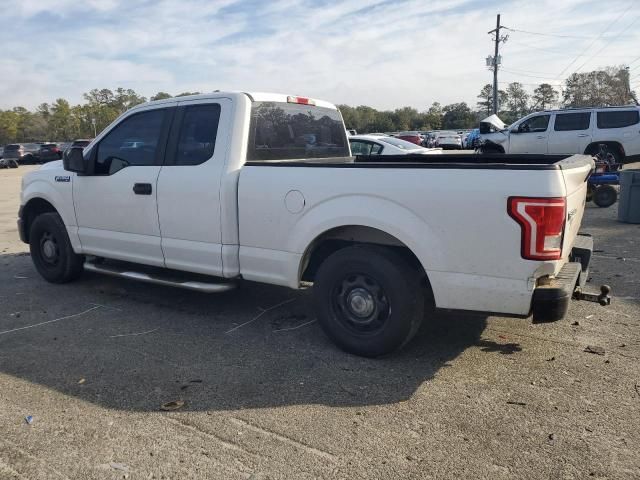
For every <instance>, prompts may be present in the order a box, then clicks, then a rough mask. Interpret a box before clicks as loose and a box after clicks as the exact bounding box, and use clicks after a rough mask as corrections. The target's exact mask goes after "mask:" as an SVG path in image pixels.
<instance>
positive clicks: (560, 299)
mask: <svg viewBox="0 0 640 480" xmlns="http://www.w3.org/2000/svg"><path fill="white" fill-rule="evenodd" d="M592 253H593V238H592V237H591V236H588V235H578V237H577V238H576V241H575V244H574V247H573V249H572V250H571V255H570V256H569V262H567V263H565V264H564V266H563V267H562V269H561V270H560V272H558V274H557V275H556V276H555V277H554V278H546V279H540V283H539V284H538V286H537V287H536V289H535V290H534V292H533V299H532V301H531V310H532V313H533V322H534V323H542V322H555V321H558V320H562V319H563V318H564V317H565V316H566V314H567V311H568V310H569V301H570V300H571V298H572V297H573V296H574V292H575V291H576V288H580V287H583V286H584V285H585V283H586V281H587V277H588V275H589V264H590V263H591V256H592Z"/></svg>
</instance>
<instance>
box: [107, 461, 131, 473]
mask: <svg viewBox="0 0 640 480" xmlns="http://www.w3.org/2000/svg"><path fill="white" fill-rule="evenodd" d="M109 466H110V467H111V468H113V469H114V470H120V471H121V472H128V471H129V465H125V464H124V463H116V462H111V463H109Z"/></svg>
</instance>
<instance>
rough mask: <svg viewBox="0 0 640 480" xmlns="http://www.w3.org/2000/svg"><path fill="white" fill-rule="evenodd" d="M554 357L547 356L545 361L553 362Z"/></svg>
mask: <svg viewBox="0 0 640 480" xmlns="http://www.w3.org/2000/svg"><path fill="white" fill-rule="evenodd" d="M555 359H556V357H551V358H547V362H553V361H554V360H555Z"/></svg>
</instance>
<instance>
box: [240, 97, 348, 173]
mask: <svg viewBox="0 0 640 480" xmlns="http://www.w3.org/2000/svg"><path fill="white" fill-rule="evenodd" d="M349 156H350V155H349V145H348V142H347V134H346V130H345V128H344V124H343V122H342V116H341V115H340V112H339V111H338V110H335V109H332V108H326V107H319V106H315V105H302V104H297V103H283V102H254V103H253V105H252V109H251V130H250V134H249V147H248V149H247V160H249V161H269V160H294V159H295V160H305V159H319V158H340V157H349Z"/></svg>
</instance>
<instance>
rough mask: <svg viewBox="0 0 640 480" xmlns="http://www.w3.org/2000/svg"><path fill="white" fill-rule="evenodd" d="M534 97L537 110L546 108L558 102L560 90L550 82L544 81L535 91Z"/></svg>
mask: <svg viewBox="0 0 640 480" xmlns="http://www.w3.org/2000/svg"><path fill="white" fill-rule="evenodd" d="M532 99H533V105H534V108H535V109H536V110H546V109H548V108H551V107H553V106H555V105H556V104H557V103H558V92H557V91H556V89H555V88H553V86H551V85H549V84H548V83H542V84H540V85H539V86H538V87H536V89H535V90H534V91H533V97H532Z"/></svg>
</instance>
